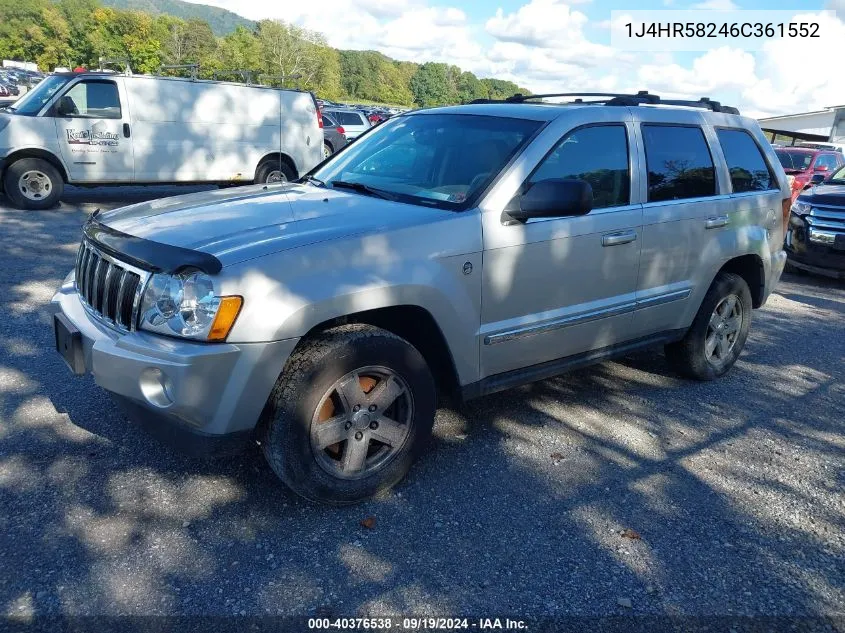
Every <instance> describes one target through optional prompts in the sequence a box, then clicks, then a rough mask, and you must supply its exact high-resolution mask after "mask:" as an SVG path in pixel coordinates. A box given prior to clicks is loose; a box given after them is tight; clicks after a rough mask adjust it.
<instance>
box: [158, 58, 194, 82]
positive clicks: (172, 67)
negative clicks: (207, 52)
mask: <svg viewBox="0 0 845 633" xmlns="http://www.w3.org/2000/svg"><path fill="white" fill-rule="evenodd" d="M163 70H190V71H191V76H190V79H192V80H194V81H196V79H197V74H198V73H199V70H200V65H199V64H198V63H196V62H194V63H192V64H165V65H163V66H159V67H158V72H157V73H156V74H157V75H161V71H163Z"/></svg>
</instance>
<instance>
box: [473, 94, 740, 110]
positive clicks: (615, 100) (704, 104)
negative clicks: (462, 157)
mask: <svg viewBox="0 0 845 633" xmlns="http://www.w3.org/2000/svg"><path fill="white" fill-rule="evenodd" d="M551 97H574V100H573V101H568V102H564V103H560V104H557V105H570V104H579V105H590V104H592V105H608V106H638V105H674V106H685V107H690V108H703V109H706V110H711V111H713V112H724V113H726V114H739V110H737V109H736V108H733V107H731V106H723V105H722V104H721V103H719V102H718V101H713V100H712V99H710V98H709V97H702V98H701V99H699V100H698V101H691V100H685V99H661V98H660V96H659V95H655V94H651V93H650V92H648V91H647V90H640V91H639V92H638V93H636V94H623V93H616V92H551V93H547V94H538V95H523V94H519V93H517V94H515V95H513V96H511V97H508V98H507V99H504V100H498V99H475V100H474V101H471V102H470V103H527V102H529V101H531V100H533V99H547V98H551ZM582 97H587V98H589V99H591V100H590V101H584V99H583V98H582Z"/></svg>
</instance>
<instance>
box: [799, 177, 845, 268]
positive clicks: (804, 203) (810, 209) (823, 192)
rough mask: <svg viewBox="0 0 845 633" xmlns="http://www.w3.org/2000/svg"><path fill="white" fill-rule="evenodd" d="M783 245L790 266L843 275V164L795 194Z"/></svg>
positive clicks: (844, 223) (844, 213) (844, 190)
mask: <svg viewBox="0 0 845 633" xmlns="http://www.w3.org/2000/svg"><path fill="white" fill-rule="evenodd" d="M784 248H785V249H786V253H787V256H788V258H789V259H788V265H789V266H790V267H791V268H796V269H798V270H804V271H807V272H812V273H816V274H820V275H825V276H827V277H834V278H838V279H845V167H840V168H839V169H837V170H836V171H834V172H833V173H832V174H830V175H829V176H828V177H827V178H826V179H825V180H824V181H823V182H821V183H819V184H817V185H815V186H813V187H810V188H809V189H806V190H804V191H803V192H802V193H801V195H799V196H798V198H797V199H796V200H795V203H794V204H793V205H792V211H791V213H790V216H789V225H788V227H787V232H786V239H785V242H784Z"/></svg>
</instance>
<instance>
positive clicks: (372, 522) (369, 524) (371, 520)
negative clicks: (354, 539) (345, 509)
mask: <svg viewBox="0 0 845 633" xmlns="http://www.w3.org/2000/svg"><path fill="white" fill-rule="evenodd" d="M361 525H362V526H364V527H365V528H367V529H368V530H372V529H373V528H374V527H375V526H376V518H375V517H367V518H366V519H363V520H362V521H361Z"/></svg>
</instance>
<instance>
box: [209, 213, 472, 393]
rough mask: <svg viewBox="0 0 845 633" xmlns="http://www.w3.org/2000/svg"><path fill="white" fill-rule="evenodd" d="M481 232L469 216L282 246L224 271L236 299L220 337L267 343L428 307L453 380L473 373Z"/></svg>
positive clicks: (447, 216)
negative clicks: (356, 317)
mask: <svg viewBox="0 0 845 633" xmlns="http://www.w3.org/2000/svg"><path fill="white" fill-rule="evenodd" d="M481 264H482V262H481V231H480V223H479V218H478V215H477V214H476V213H465V214H444V222H434V223H431V224H426V225H422V226H419V225H417V226H412V227H408V228H406V229H402V230H399V231H395V232H391V233H379V234H370V235H364V236H357V237H354V238H345V239H341V240H334V241H329V242H322V243H318V244H312V245H308V246H303V247H300V248H295V249H292V250H289V251H282V252H279V253H275V254H272V255H268V256H265V257H261V258H259V259H256V260H251V261H247V262H243V263H240V264H237V265H234V266H232V267H230V268H225V269H224V271H223V273H222V274H221V289H222V291H223V293H224V294H239V295H242V296H243V297H244V307H243V310H242V313H241V314H240V316H239V317H238V321H237V323H236V324H235V326H234V328H233V329H232V332H231V334H230V335H229V339H228V341H229V342H233V343H237V342H258V341H275V340H283V339H289V338H297V337H302V336H304V335H306V334H307V333H308V332H309V331H310V330H311V329H313V328H314V327H315V326H317V325H320V324H322V323H325V322H327V321H331V320H334V319H338V318H340V317H345V316H349V315H353V314H356V313H359V312H363V311H367V310H375V309H379V308H388V307H393V306H418V307H421V308H423V309H425V310H427V311H428V312H429V313H430V314H431V315H432V317H433V318H434V319H435V321H436V323H437V325H438V326H439V327H440V330H441V332H442V333H443V336H444V338H445V340H446V343H447V344H448V346H449V348H450V352H451V354H452V357H453V359H454V361H455V366H456V370H457V372H458V378H459V380H460V382H461V383H462V384H464V383H466V382H471V381H473V380H476V379H477V374H478V332H479V329H480V318H481V317H480V310H481Z"/></svg>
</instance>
